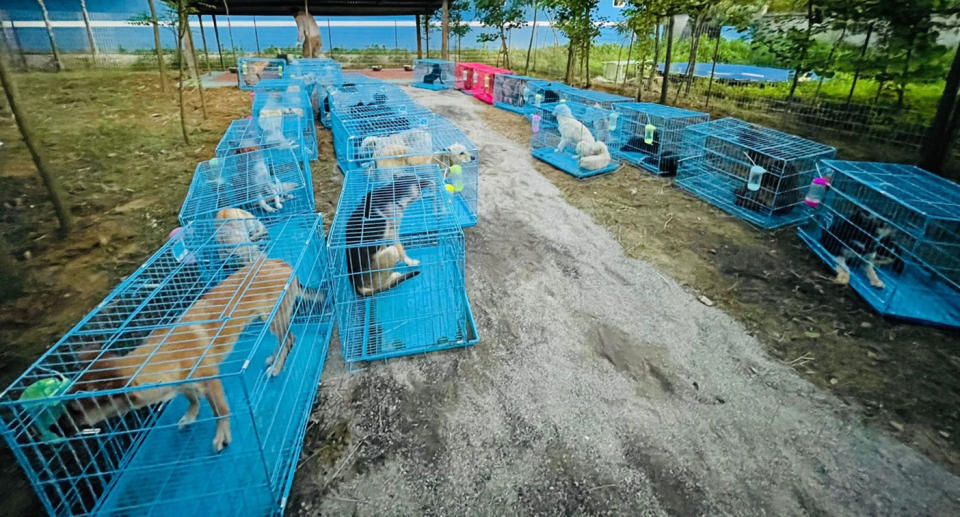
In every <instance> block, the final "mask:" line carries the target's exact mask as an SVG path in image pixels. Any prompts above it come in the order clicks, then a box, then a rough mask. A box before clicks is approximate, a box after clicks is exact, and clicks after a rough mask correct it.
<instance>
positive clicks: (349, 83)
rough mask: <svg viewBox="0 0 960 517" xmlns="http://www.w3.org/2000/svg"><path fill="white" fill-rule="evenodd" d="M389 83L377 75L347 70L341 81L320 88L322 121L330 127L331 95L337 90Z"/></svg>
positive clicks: (355, 89)
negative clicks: (372, 75) (371, 75)
mask: <svg viewBox="0 0 960 517" xmlns="http://www.w3.org/2000/svg"><path fill="white" fill-rule="evenodd" d="M387 84H389V83H387V82H385V81H383V80H381V79H377V78H376V77H370V76H366V75H363V74H358V73H356V72H345V73H343V74H341V76H340V82H339V83H337V84H332V85H322V86H321V87H320V89H319V90H318V95H319V98H320V114H321V117H320V121H321V122H322V123H323V125H324V126H326V127H330V124H331V123H332V121H331V114H330V96H331V95H334V94H336V93H337V92H341V91H342V92H351V93H352V92H357V91H358V90H359V89H360V88H363V87H364V86H369V85H387Z"/></svg>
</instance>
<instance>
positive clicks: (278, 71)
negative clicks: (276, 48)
mask: <svg viewBox="0 0 960 517" xmlns="http://www.w3.org/2000/svg"><path fill="white" fill-rule="evenodd" d="M286 67H287V60H286V59H267V58H260V57H241V58H240V59H238V60H237V85H238V86H239V87H240V89H241V90H252V89H254V87H256V86H257V85H258V84H259V83H260V81H262V80H264V79H283V72H284V69H286Z"/></svg>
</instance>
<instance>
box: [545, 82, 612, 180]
mask: <svg viewBox="0 0 960 517" xmlns="http://www.w3.org/2000/svg"><path fill="white" fill-rule="evenodd" d="M618 118H619V115H617V114H616V113H615V112H614V111H612V110H606V109H603V108H596V107H593V106H588V105H585V104H579V103H576V102H562V101H561V102H553V103H542V104H541V105H540V107H539V108H538V111H537V113H536V114H534V115H532V117H531V125H532V127H531V133H530V148H531V153H532V154H533V156H534V157H535V158H537V159H539V160H542V161H544V162H547V163H549V164H550V165H552V166H554V167H556V168H558V169H560V170H562V171H564V172H566V173H567V174H570V175H572V176H574V177H577V178H585V177H588V176H595V175H597V174H604V173H607V172H612V171H614V170H616V169H617V167H619V166H620V162H619V160H618V159H617V156H616V154H614V153H613V152H611V149H612V148H613V146H614V145H615V142H616V141H617V140H618V138H619V136H618V128H619V123H618Z"/></svg>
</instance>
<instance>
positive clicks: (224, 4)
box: [223, 0, 239, 66]
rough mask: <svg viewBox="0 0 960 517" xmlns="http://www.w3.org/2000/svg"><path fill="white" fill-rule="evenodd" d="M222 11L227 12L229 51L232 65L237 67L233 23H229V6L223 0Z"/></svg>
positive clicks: (225, 0)
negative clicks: (231, 51)
mask: <svg viewBox="0 0 960 517" xmlns="http://www.w3.org/2000/svg"><path fill="white" fill-rule="evenodd" d="M223 10H224V11H226V12H227V32H229V33H230V49H231V50H233V64H234V65H237V63H238V60H237V45H236V44H235V43H234V42H233V23H231V22H230V6H228V5H227V0H223ZM238 66H239V65H238Z"/></svg>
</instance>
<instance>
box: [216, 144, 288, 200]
mask: <svg viewBox="0 0 960 517" xmlns="http://www.w3.org/2000/svg"><path fill="white" fill-rule="evenodd" d="M253 147H255V146H253ZM237 160H238V161H237V163H238V164H239V167H238V168H237V170H236V171H234V173H233V175H232V176H231V178H230V180H229V186H230V189H232V190H234V191H236V192H242V193H244V194H245V195H246V196H247V197H248V198H249V199H251V202H250V204H251V208H260V209H261V210H263V211H264V212H267V213H273V212H276V211H277V210H282V209H283V201H285V200H288V199H293V198H294V196H293V194H291V193H290V192H291V191H293V190H296V189H297V188H299V185H297V184H296V183H288V182H282V181H280V178H279V177H278V176H277V175H276V174H274V173H273V171H272V170H271V168H270V166H268V165H267V163H266V161H265V160H264V158H263V155H262V153H258V152H247V153H245V154H244V155H243V157H242V158H238V159H237ZM222 172H223V171H222V169H221V171H220V173H221V175H218V176H217V177H215V178H213V179H212V180H210V183H211V184H212V186H213V187H214V188H215V189H219V188H222V187H223V186H225V185H226V184H227V180H225V179H224V177H223V176H222ZM271 203H272V205H271Z"/></svg>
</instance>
